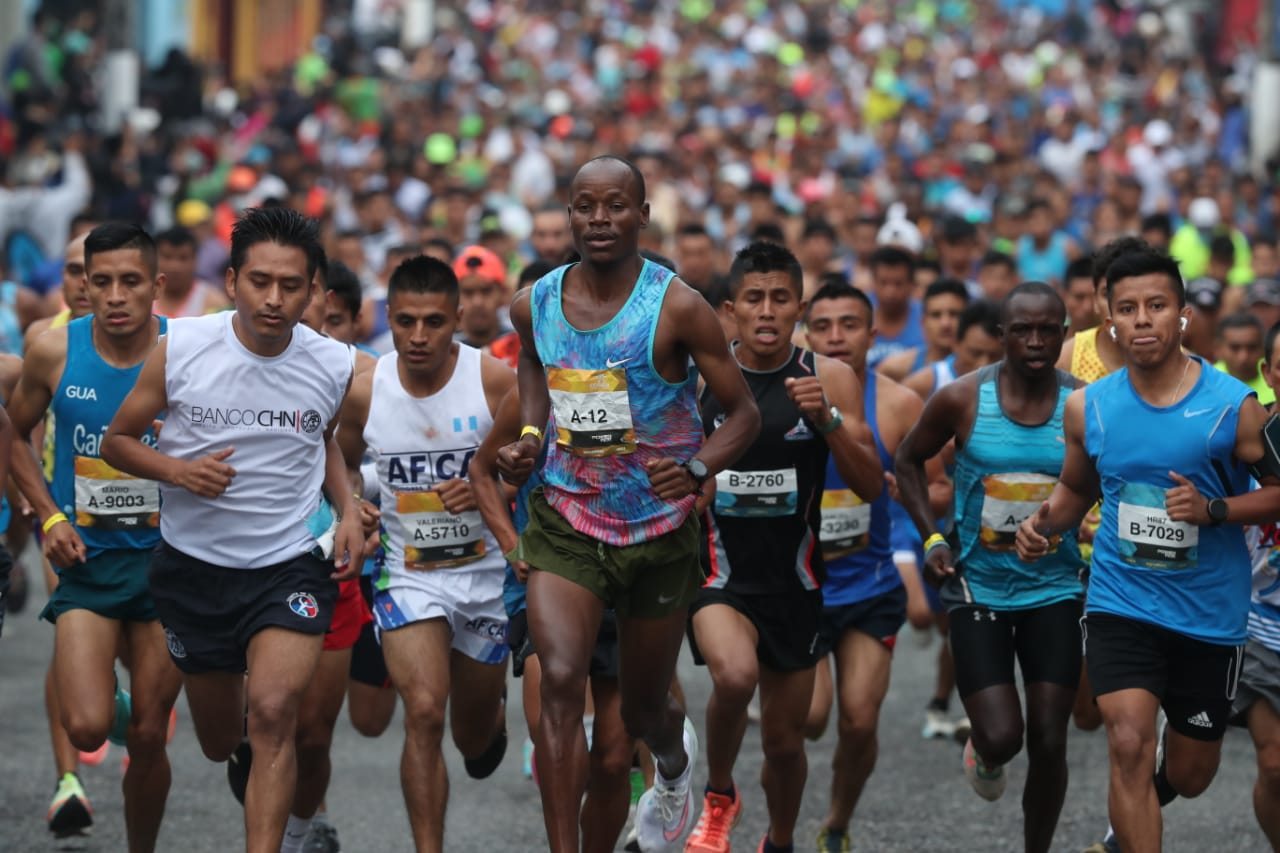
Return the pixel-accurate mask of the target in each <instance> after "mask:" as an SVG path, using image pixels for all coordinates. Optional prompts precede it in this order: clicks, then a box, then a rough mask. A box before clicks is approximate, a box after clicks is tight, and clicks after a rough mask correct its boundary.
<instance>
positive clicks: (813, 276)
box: [680, 219, 836, 299]
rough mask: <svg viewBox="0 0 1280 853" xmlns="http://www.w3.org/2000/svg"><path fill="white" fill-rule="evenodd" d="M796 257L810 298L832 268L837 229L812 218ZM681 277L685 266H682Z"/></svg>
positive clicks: (804, 232)
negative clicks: (824, 275)
mask: <svg viewBox="0 0 1280 853" xmlns="http://www.w3.org/2000/svg"><path fill="white" fill-rule="evenodd" d="M795 254H796V259H797V260H798V261H800V270H801V272H802V273H803V275H804V298H805V299H808V298H809V297H811V296H813V294H815V293H817V292H818V287H819V286H820V285H819V281H820V280H821V279H822V274H823V273H825V272H828V271H829V270H830V269H831V265H832V262H833V261H834V260H835V255H836V230H835V228H833V227H831V223H829V222H827V221H826V220H825V219H810V220H808V221H807V222H805V224H804V229H803V230H802V231H801V232H800V242H799V244H798V245H797V246H796V253H795ZM680 270H681V273H680V274H681V278H683V277H684V268H683V267H681V268H680Z"/></svg>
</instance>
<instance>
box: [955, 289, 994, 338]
mask: <svg viewBox="0 0 1280 853" xmlns="http://www.w3.org/2000/svg"><path fill="white" fill-rule="evenodd" d="M974 326H978V327H979V328H981V329H982V331H984V332H986V333H987V334H988V335H990V336H991V337H993V338H998V337H1000V303H998V302H996V301H995V300H994V299H975V300H974V301H973V302H970V303H969V304H968V305H967V306H965V309H964V312H963V313H962V314H961V315H960V323H959V325H958V326H957V327H956V340H957V341H962V340H964V336H965V333H966V332H968V331H969V329H971V328H973V327H974Z"/></svg>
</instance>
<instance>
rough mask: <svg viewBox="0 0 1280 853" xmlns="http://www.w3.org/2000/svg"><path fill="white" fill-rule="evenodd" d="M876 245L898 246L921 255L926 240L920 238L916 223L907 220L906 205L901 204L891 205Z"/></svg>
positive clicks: (877, 235) (878, 234)
mask: <svg viewBox="0 0 1280 853" xmlns="http://www.w3.org/2000/svg"><path fill="white" fill-rule="evenodd" d="M876 245H878V246H897V247H898V248H901V249H906V250H907V251H908V252H913V253H915V254H917V255H918V254H920V250H921V249H923V248H924V238H923V237H921V236H920V229H919V228H917V227H916V226H915V223H913V222H912V221H911V220H910V219H907V208H906V205H904V204H902V203H901V202H898V203H895V204H893V205H890V207H889V211H888V213H887V214H886V216H885V223H884V225H882V226H880V231H879V233H877V234H876Z"/></svg>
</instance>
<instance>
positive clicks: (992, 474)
mask: <svg viewBox="0 0 1280 853" xmlns="http://www.w3.org/2000/svg"><path fill="white" fill-rule="evenodd" d="M1000 320H1001V342H1002V344H1003V346H1004V360H1003V361H1000V362H997V363H996V364H993V365H990V366H988V367H984V368H982V369H981V370H978V371H976V372H974V373H971V374H969V375H968V376H965V377H963V378H961V379H958V380H956V381H955V382H953V383H952V384H950V385H948V386H947V387H946V388H943V389H942V390H941V391H939V392H938V393H937V394H934V395H933V397H932V398H930V400H929V402H928V403H927V404H926V405H925V409H924V414H923V415H922V416H921V418H920V422H919V423H918V424H917V425H916V426H915V427H914V428H913V429H912V431H911V432H910V433H908V434H907V437H906V438H905V439H903V442H902V444H901V445H900V446H899V447H898V453H897V458H896V462H897V472H898V484H899V488H900V490H901V493H902V501H903V504H904V505H905V506H906V507H907V509H908V511H909V512H910V513H911V517H912V519H913V520H914V521H915V523H916V527H917V528H918V529H919V531H920V534H921V536H924V537H926V539H925V572H926V576H927V578H928V580H929V582H930V583H932V584H934V585H935V586H940V587H941V591H942V600H943V603H944V604H945V605H946V606H947V609H948V612H949V614H950V617H951V646H952V654H953V656H954V658H955V668H956V686H957V688H958V689H959V692H960V698H961V700H962V701H963V702H964V706H965V710H966V711H967V712H968V714H969V720H970V722H971V723H972V726H973V728H972V733H971V736H970V739H969V741H968V743H967V744H966V746H965V752H964V771H965V776H966V777H968V779H969V783H970V784H971V785H972V786H973V789H974V790H975V791H976V792H977V793H978V794H979V795H980V796H982V797H983V798H984V799H988V800H995V799H998V798H999V797H1000V796H1001V795H1002V794H1003V793H1004V788H1005V784H1006V779H1005V772H1004V765H1005V764H1007V763H1008V762H1009V761H1010V760H1011V759H1012V758H1013V757H1014V756H1015V755H1016V754H1017V753H1018V752H1019V750H1021V749H1022V742H1023V732H1024V730H1025V732H1026V735H1027V756H1028V769H1027V781H1026V787H1025V789H1024V791H1023V801H1022V802H1023V813H1024V819H1025V830H1024V833H1025V839H1026V849H1027V850H1028V851H1048V850H1049V848H1050V846H1051V845H1052V843H1053V834H1054V830H1055V828H1056V827H1057V823H1058V814H1059V812H1060V811H1061V810H1062V802H1063V798H1064V797H1065V795H1066V790H1067V752H1066V738H1067V722H1068V720H1070V718H1071V706H1072V704H1073V702H1074V700H1075V691H1076V685H1077V683H1078V682H1079V680H1080V644H1079V643H1078V642H1077V641H1076V630H1077V629H1076V623H1077V622H1078V620H1079V618H1080V612H1081V598H1082V595H1083V589H1082V586H1081V583H1080V577H1079V574H1080V569H1081V568H1082V566H1083V564H1082V562H1081V560H1080V551H1079V548H1078V547H1077V546H1076V542H1075V535H1074V530H1073V531H1071V532H1068V533H1064V535H1062V537H1061V538H1060V539H1058V540H1055V541H1054V547H1053V550H1052V552H1051V553H1050V554H1049V555H1048V556H1047V557H1046V559H1045V560H1044V561H1043V563H1042V564H1041V565H1039V566H1037V567H1035V568H1034V569H1033V568H1030V567H1028V566H1027V565H1026V564H1025V563H1023V562H1022V561H1020V560H1019V559H1018V556H1017V554H1016V553H1015V552H1014V535H1015V534H1016V532H1017V529H1018V525H1019V523H1020V522H1021V521H1022V520H1023V519H1024V518H1026V517H1028V516H1030V515H1031V514H1032V513H1033V512H1035V510H1036V509H1037V508H1038V506H1039V505H1040V503H1041V502H1042V501H1043V500H1044V499H1045V498H1046V497H1048V495H1049V493H1050V491H1051V490H1052V488H1053V486H1054V483H1055V481H1056V477H1057V473H1058V471H1059V469H1060V468H1061V467H1062V458H1063V452H1064V449H1065V448H1064V445H1063V443H1062V440H1061V439H1062V413H1063V408H1064V406H1065V404H1066V400H1067V396H1068V395H1069V394H1070V393H1071V391H1072V390H1073V389H1074V388H1075V387H1077V385H1078V384H1079V383H1078V381H1077V380H1075V379H1074V378H1072V377H1071V376H1069V375H1068V374H1066V373H1062V372H1060V371H1058V370H1057V369H1056V368H1055V367H1054V363H1055V362H1056V361H1057V360H1058V355H1059V352H1060V351H1061V349H1062V342H1063V339H1064V338H1065V336H1066V307H1065V306H1064V305H1063V303H1062V299H1061V297H1059V296H1058V293H1057V291H1055V290H1054V289H1053V288H1052V287H1050V286H1049V285H1047V284H1044V283H1043V282H1029V283H1024V284H1021V285H1019V286H1017V287H1015V288H1014V289H1013V290H1012V291H1010V293H1009V295H1008V296H1006V297H1005V299H1004V302H1003V303H1002V306H1001V313H1000ZM952 439H954V440H955V446H956V468H955V498H954V500H955V508H954V526H953V530H952V532H951V533H950V534H949V535H948V536H946V537H944V536H942V535H941V534H939V533H935V532H934V531H935V529H936V528H935V522H934V518H935V515H934V513H933V512H932V508H931V507H930V505H929V495H928V490H927V486H926V481H925V477H924V468H923V464H924V462H925V460H927V459H930V458H932V457H933V456H935V455H936V454H937V453H939V452H940V451H941V450H942V448H943V447H945V446H946V444H947V442H949V441H951V440H952ZM1015 658H1016V660H1017V662H1018V664H1019V665H1020V667H1021V670H1022V676H1023V682H1024V684H1025V686H1026V715H1025V721H1024V715H1023V711H1022V700H1021V698H1020V697H1019V695H1018V689H1017V682H1016V678H1015V676H1014V661H1015Z"/></svg>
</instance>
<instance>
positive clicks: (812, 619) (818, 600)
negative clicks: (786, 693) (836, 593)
mask: <svg viewBox="0 0 1280 853" xmlns="http://www.w3.org/2000/svg"><path fill="white" fill-rule="evenodd" d="M712 604H724V605H727V606H729V607H732V608H733V609H734V610H736V611H738V612H739V613H741V614H742V615H743V616H746V617H747V619H749V620H750V621H751V624H752V625H754V626H755V629H756V634H757V635H758V637H759V640H758V641H757V644H756V659H757V660H759V661H760V663H762V664H764V665H765V666H767V667H769V669H772V670H774V671H775V672H799V671H801V670H805V669H808V668H809V667H811V666H813V665H814V664H816V663H817V662H818V658H819V657H820V656H821V655H820V654H819V651H820V650H819V647H818V644H819V638H818V629H819V626H820V624H821V621H822V591H821V590H812V591H810V590H798V591H796V592H790V593H786V594H783V595H769V594H756V593H741V592H733V591H731V590H727V589H701V590H699V591H698V597H697V598H696V599H694V602H693V605H692V606H691V607H690V608H689V649H690V651H692V652H693V660H694V662H695V663H697V664H698V665H699V666H705V665H706V661H705V660H704V659H703V657H702V652H701V651H699V649H698V639H697V637H696V636H694V630H693V616H694V614H696V613H697V612H698V611H699V610H701V609H702V608H704V607H708V606H710V605H712Z"/></svg>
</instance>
